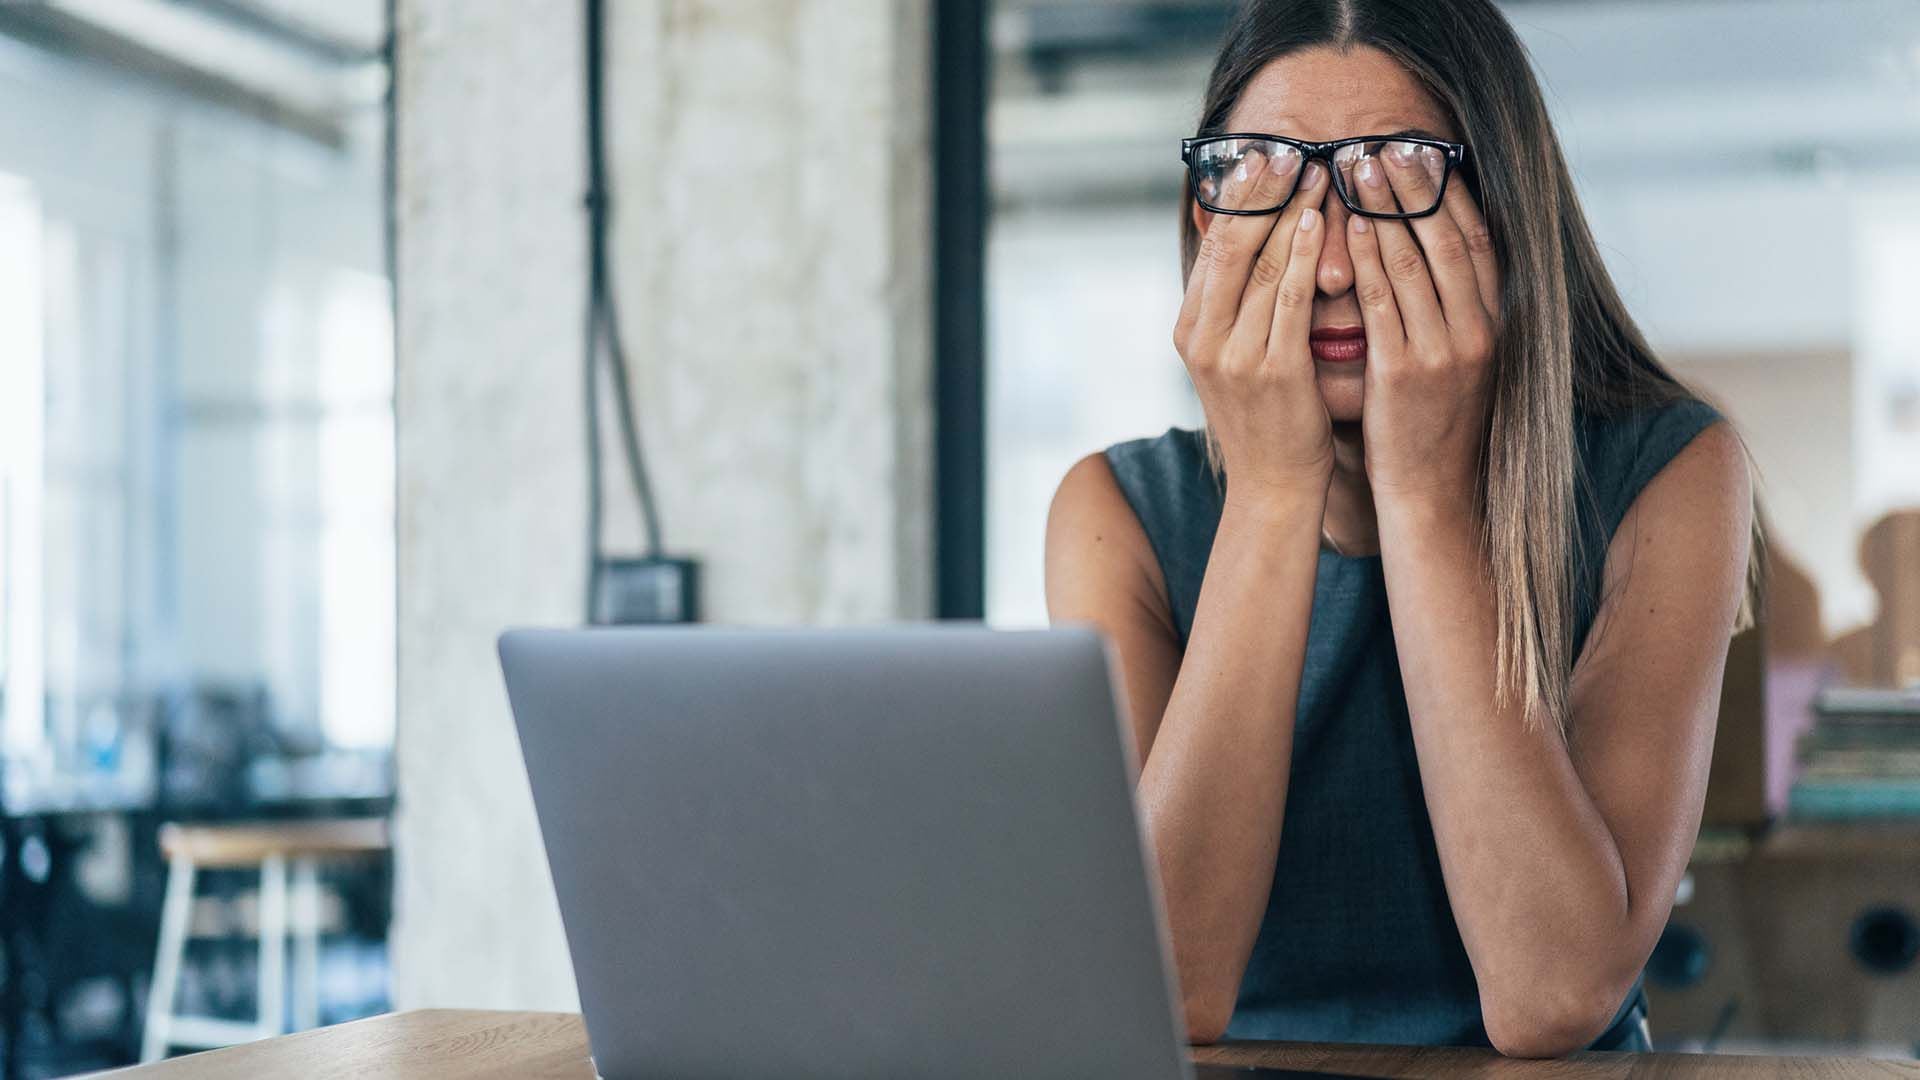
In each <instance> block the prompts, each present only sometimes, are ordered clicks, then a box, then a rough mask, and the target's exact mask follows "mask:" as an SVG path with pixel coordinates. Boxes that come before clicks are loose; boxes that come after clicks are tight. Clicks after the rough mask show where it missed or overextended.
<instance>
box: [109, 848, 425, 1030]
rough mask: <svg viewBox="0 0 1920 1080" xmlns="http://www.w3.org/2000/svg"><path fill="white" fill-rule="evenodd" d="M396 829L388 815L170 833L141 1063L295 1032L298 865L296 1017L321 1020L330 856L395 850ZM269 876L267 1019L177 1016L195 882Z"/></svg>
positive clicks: (263, 968)
mask: <svg viewBox="0 0 1920 1080" xmlns="http://www.w3.org/2000/svg"><path fill="white" fill-rule="evenodd" d="M387 843H388V841H387V823H386V821H385V820H383V819H380V818H358V819H339V820H330V821H287V822H261V823H256V824H247V825H181V824H167V825H162V826H161V827H160V851H161V853H162V854H164V855H165V856H166V858H167V893H166V899H165V901H164V902H163V904H162V907H161V913H160V947H159V950H158V953H157V955H156V956H155V957H154V963H153V984H152V986H151V987H149V989H148V993H147V1022H146V1034H145V1038H144V1039H143V1040H142V1046H141V1052H140V1060H142V1061H155V1060H158V1059H159V1058H160V1057H162V1056H164V1055H165V1054H166V1052H167V1050H168V1049H169V1048H171V1047H175V1046H191V1047H199V1048H205V1047H213V1046H228V1045H231V1044H233V1043H240V1042H247V1041H250V1040H253V1039H264V1038H268V1037H270V1036H274V1035H280V1034H283V1033H284V1031H285V1024H284V1019H285V1016H284V1009H283V1007H282V1004H281V1003H282V993H283V991H284V989H285V978H284V972H285V965H286V949H287V934H288V919H287V867H288V864H289V863H291V864H292V867H293V889H294V902H295V903H296V904H297V905H298V910H297V911H295V913H294V919H293V922H294V926H293V930H294V933H296V934H297V935H298V939H297V941H296V942H295V951H294V956H293V965H294V979H293V993H294V996H293V1014H294V1025H295V1027H296V1028H297V1029H302V1030H304V1029H306V1028H311V1027H315V1026H317V1025H318V1024H319V1022H320V1016H319V1013H320V1002H319V989H320V882H319V876H318V874H317V873H316V867H317V865H318V863H319V861H320V860H321V859H340V858H356V857H365V856H369V855H377V854H379V853H381V852H384V851H386V850H387ZM202 867H206V868H209V869H216V868H218V869H231V868H236V867H258V868H259V870H260V925H259V932H260V970H259V980H260V981H259V986H260V989H259V995H258V998H259V1000H258V1002H257V1005H258V1009H259V1012H258V1015H257V1016H256V1017H255V1020H254V1022H253V1023H251V1024H249V1023H245V1022H243V1021H237V1020H221V1019H216V1018H214V1017H209V1016H176V1015H174V1012H173V998H174V994H175V992H176V991H177V990H178V989H179V983H180V963H181V960H182V959H183V958H184V957H185V955H186V948H187V938H188V936H189V934H188V931H189V925H188V924H189V923H190V922H191V920H192V914H193V886H194V876H195V874H196V873H197V872H198V871H199V869H200V868H202Z"/></svg>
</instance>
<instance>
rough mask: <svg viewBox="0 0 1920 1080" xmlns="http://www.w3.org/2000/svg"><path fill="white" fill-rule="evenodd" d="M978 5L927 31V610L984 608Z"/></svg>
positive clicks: (982, 83)
mask: <svg viewBox="0 0 1920 1080" xmlns="http://www.w3.org/2000/svg"><path fill="white" fill-rule="evenodd" d="M986 9H987V2H986V0H937V2H936V3H935V5H934V29H933V76H934V78H933V121H934V123H933V131H934V138H933V207H934V214H933V218H934V222H933V225H934V228H933V250H934V265H933V322H934V353H933V357H934V432H933V443H934V456H935V484H934V551H935V563H934V565H935V581H936V587H935V614H936V615H937V616H938V617H939V618H943V619H979V618H982V617H983V616H984V615H985V611H986V515H987V506H986V476H987V473H986V426H987V415H986V349H985V338H986V234H987V131H986V117H987V78H988V69H987V10H986Z"/></svg>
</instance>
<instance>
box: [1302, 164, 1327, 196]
mask: <svg viewBox="0 0 1920 1080" xmlns="http://www.w3.org/2000/svg"><path fill="white" fill-rule="evenodd" d="M1326 178H1327V170H1325V169H1323V168H1321V167H1320V163H1319V162H1317V161H1315V162H1312V163H1310V164H1308V166H1307V181H1306V182H1307V188H1308V189H1309V190H1311V189H1313V188H1317V187H1319V186H1320V181H1322V180H1325V179H1326Z"/></svg>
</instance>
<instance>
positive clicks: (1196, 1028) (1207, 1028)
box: [1180, 994, 1233, 1046]
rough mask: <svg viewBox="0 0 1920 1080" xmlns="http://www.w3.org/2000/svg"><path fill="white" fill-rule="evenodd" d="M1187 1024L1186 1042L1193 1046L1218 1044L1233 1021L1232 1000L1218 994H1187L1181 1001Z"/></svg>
mask: <svg viewBox="0 0 1920 1080" xmlns="http://www.w3.org/2000/svg"><path fill="white" fill-rule="evenodd" d="M1180 1004H1181V1011H1182V1012H1183V1013H1184V1014H1185V1017H1186V1023H1187V1041H1188V1042H1189V1043H1192V1044H1193V1045H1194V1046H1206V1045H1207V1044H1209V1043H1216V1042H1219V1041H1220V1039H1221V1037H1222V1036H1224V1035H1225V1034H1226V1033H1227V1024H1228V1022H1229V1021H1231V1020H1232V1019H1233V1001H1232V999H1230V998H1228V999H1222V998H1221V997H1220V995H1218V994H1188V995H1186V996H1185V998H1184V999H1183V1000H1182V1001H1181V1003H1180Z"/></svg>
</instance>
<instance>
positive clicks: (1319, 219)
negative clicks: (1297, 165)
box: [1266, 183, 1327, 371]
mask: <svg viewBox="0 0 1920 1080" xmlns="http://www.w3.org/2000/svg"><path fill="white" fill-rule="evenodd" d="M1326 191H1327V186H1326V185H1325V184H1324V183H1323V184H1322V185H1321V187H1320V189H1319V190H1318V191H1317V192H1316V193H1315V195H1316V197H1315V198H1314V200H1313V202H1314V204H1315V205H1314V206H1313V207H1311V208H1308V209H1306V210H1303V211H1302V212H1301V215H1300V223H1299V225H1298V226H1297V227H1295V229H1294V232H1293V235H1292V237H1291V238H1290V239H1291V247H1292V253H1291V255H1290V256H1289V257H1288V259H1287V268H1286V272H1285V273H1284V274H1282V275H1281V278H1280V283H1279V285H1278V286H1277V287H1276V288H1275V289H1274V291H1273V319H1272V326H1271V328H1270V329H1269V330H1268V332H1267V349H1266V357H1267V362H1268V363H1276V362H1277V363H1282V364H1284V363H1287V362H1288V360H1289V358H1293V361H1294V362H1296V363H1300V364H1303V365H1305V366H1306V367H1307V369H1308V370H1309V371H1310V370H1312V368H1313V361H1312V359H1311V357H1312V356H1313V354H1312V352H1311V351H1309V350H1308V348H1307V335H1308V334H1309V333H1311V332H1312V331H1313V294H1314V292H1315V290H1316V289H1317V286H1316V285H1315V283H1314V277H1315V275H1316V274H1318V273H1319V270H1320V251H1321V249H1322V248H1323V247H1324V246H1325V245H1326V242H1327V215H1326V213H1325V212H1324V211H1322V210H1321V209H1320V206H1321V204H1323V203H1324V202H1325V196H1326Z"/></svg>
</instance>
